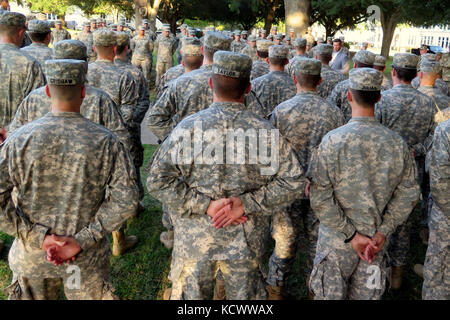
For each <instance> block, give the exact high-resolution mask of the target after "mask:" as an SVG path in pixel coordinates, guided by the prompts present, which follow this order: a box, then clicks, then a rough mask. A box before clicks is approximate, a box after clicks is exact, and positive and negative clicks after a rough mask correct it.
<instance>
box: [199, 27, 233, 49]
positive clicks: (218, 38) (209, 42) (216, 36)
mask: <svg viewBox="0 0 450 320" xmlns="http://www.w3.org/2000/svg"><path fill="white" fill-rule="evenodd" d="M231 42H233V39H231V38H230V37H228V36H226V35H224V34H222V33H221V32H217V31H208V32H207V33H206V35H205V39H204V40H203V45H204V46H205V47H206V48H208V49H210V50H216V51H218V50H225V51H230V47H231Z"/></svg>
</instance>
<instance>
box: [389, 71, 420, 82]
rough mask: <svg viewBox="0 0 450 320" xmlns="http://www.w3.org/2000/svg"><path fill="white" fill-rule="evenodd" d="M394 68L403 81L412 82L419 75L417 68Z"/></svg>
mask: <svg viewBox="0 0 450 320" xmlns="http://www.w3.org/2000/svg"><path fill="white" fill-rule="evenodd" d="M393 68H394V69H395V71H396V72H397V78H399V79H400V80H401V81H405V82H411V81H412V80H413V79H414V78H415V77H416V76H417V69H405V68H399V67H393Z"/></svg>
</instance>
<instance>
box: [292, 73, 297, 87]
mask: <svg viewBox="0 0 450 320" xmlns="http://www.w3.org/2000/svg"><path fill="white" fill-rule="evenodd" d="M292 79H293V80H294V83H295V85H297V83H298V81H297V76H296V75H295V74H294V76H293V77H292Z"/></svg>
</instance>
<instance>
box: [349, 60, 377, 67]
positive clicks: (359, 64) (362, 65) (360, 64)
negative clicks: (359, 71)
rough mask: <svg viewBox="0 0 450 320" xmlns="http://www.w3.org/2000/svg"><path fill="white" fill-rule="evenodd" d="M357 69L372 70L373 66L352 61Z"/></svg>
mask: <svg viewBox="0 0 450 320" xmlns="http://www.w3.org/2000/svg"><path fill="white" fill-rule="evenodd" d="M353 62H354V63H355V65H356V67H357V68H373V64H366V63H362V62H359V61H356V60H354V61H353Z"/></svg>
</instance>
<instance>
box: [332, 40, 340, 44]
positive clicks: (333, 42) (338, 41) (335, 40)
mask: <svg viewBox="0 0 450 320" xmlns="http://www.w3.org/2000/svg"><path fill="white" fill-rule="evenodd" d="M334 42H339V43H341V44H342V41H341V39H334V40H333V43H334Z"/></svg>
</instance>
